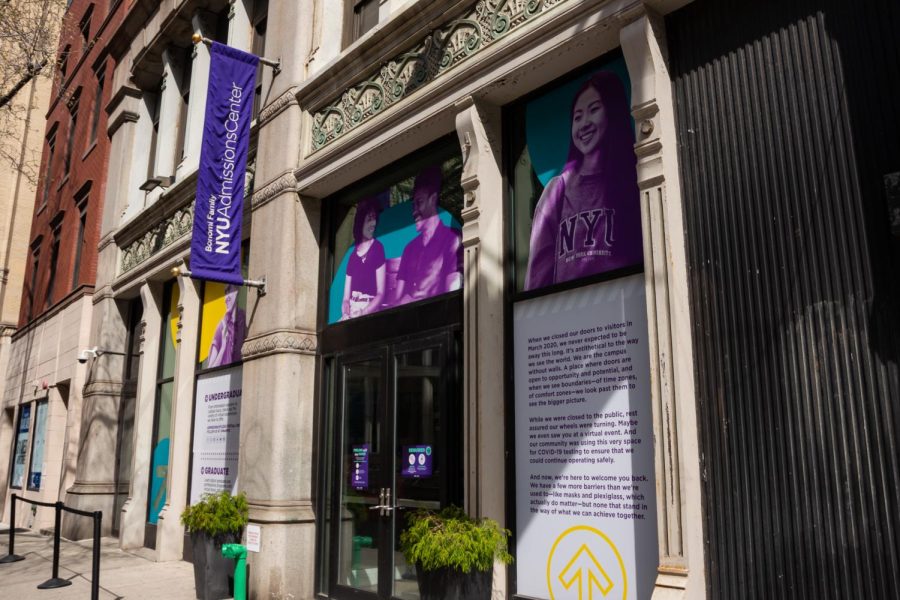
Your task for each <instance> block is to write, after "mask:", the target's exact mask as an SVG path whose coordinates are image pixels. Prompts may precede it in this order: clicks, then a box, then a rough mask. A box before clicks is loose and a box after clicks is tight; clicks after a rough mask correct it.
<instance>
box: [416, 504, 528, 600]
mask: <svg viewBox="0 0 900 600" xmlns="http://www.w3.org/2000/svg"><path fill="white" fill-rule="evenodd" d="M508 537H509V530H507V529H503V528H502V527H500V525H498V524H497V522H496V521H493V520H491V519H473V518H471V517H469V516H468V515H466V513H465V512H463V510H462V509H461V508H458V507H455V506H450V507H448V508H445V509H443V510H442V511H440V512H438V513H434V512H430V511H417V512H415V513H412V514H411V515H409V527H408V528H407V529H406V531H404V532H403V533H402V534H400V550H401V551H402V552H403V556H404V557H405V558H406V562H408V563H410V564H412V565H415V566H416V575H417V578H418V581H419V594H420V596H421V597H422V600H431V599H438V598H440V599H445V600H451V599H455V598H460V599H467V600H468V599H475V598H490V593H491V573H492V571H493V568H494V561H495V560H498V561H500V562H502V563H504V564H509V563H511V562H512V560H513V557H512V555H511V554H510V553H509V551H508V550H507V539H508Z"/></svg>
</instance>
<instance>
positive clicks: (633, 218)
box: [509, 55, 643, 292]
mask: <svg viewBox="0 0 900 600" xmlns="http://www.w3.org/2000/svg"><path fill="white" fill-rule="evenodd" d="M630 91H631V83H630V80H629V78H628V70H627V68H626V66H625V61H624V59H623V58H622V57H621V55H614V56H613V57H612V58H610V59H608V60H606V61H604V62H603V63H601V64H599V65H597V66H595V67H594V68H593V69H590V70H588V71H586V72H584V73H582V74H581V75H578V76H575V77H573V78H571V79H569V80H568V81H565V82H563V83H562V84H559V85H554V86H553V87H552V88H550V89H548V90H546V91H543V92H539V93H538V94H535V95H534V96H533V97H531V98H529V99H527V100H526V101H524V102H519V103H517V104H516V105H514V106H512V107H510V109H509V112H510V114H511V117H512V118H511V119H510V120H509V122H510V150H511V151H510V160H511V163H512V164H511V165H510V173H511V177H510V183H511V187H512V200H513V223H512V227H513V242H514V248H515V284H516V288H515V289H516V291H517V292H523V291H524V292H528V291H534V290H539V289H544V288H547V287H550V286H555V285H557V284H563V283H567V282H572V281H576V280H587V279H588V278H591V277H592V276H599V275H601V274H605V273H612V272H621V271H622V270H623V269H629V268H635V267H640V266H641V264H642V263H643V243H642V238H641V210H640V198H639V193H638V187H637V158H636V157H635V153H634V120H633V119H632V116H631V110H630V106H631V100H630Z"/></svg>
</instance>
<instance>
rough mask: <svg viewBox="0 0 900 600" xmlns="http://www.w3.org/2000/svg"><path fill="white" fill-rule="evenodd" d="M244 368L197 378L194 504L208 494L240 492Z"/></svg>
mask: <svg viewBox="0 0 900 600" xmlns="http://www.w3.org/2000/svg"><path fill="white" fill-rule="evenodd" d="M242 369H243V367H242V366H240V365H238V366H236V367H232V368H230V369H224V370H221V371H214V372H212V373H207V374H205V375H201V376H200V377H198V378H197V396H196V409H195V413H194V460H193V468H192V473H191V504H195V503H197V502H198V501H199V500H200V499H201V498H202V497H203V496H204V495H205V494H215V493H218V492H221V491H222V490H227V491H229V492H231V493H232V494H235V493H237V480H238V453H239V445H240V437H241V434H240V429H241V394H242V390H241V379H242Z"/></svg>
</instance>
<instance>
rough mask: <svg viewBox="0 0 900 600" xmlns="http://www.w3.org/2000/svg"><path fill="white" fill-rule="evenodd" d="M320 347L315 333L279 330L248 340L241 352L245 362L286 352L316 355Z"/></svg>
mask: <svg viewBox="0 0 900 600" xmlns="http://www.w3.org/2000/svg"><path fill="white" fill-rule="evenodd" d="M318 345H319V341H318V336H317V335H316V334H315V332H312V331H301V330H298V329H278V330H275V331H271V332H269V333H265V334H263V335H260V336H257V337H252V338H250V339H248V340H247V341H245V342H244V345H243V346H242V348H241V352H242V355H243V358H244V360H245V361H246V360H250V359H254V358H260V357H262V356H267V355H269V354H278V353H285V352H287V353H293V354H311V355H315V353H316V349H317V348H318Z"/></svg>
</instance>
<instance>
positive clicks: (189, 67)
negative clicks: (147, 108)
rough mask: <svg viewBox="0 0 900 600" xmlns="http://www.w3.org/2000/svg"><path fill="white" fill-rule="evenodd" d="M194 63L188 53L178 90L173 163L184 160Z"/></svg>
mask: <svg viewBox="0 0 900 600" xmlns="http://www.w3.org/2000/svg"><path fill="white" fill-rule="evenodd" d="M193 66H194V61H193V60H192V59H191V54H190V52H188V54H187V58H186V60H185V61H184V64H183V67H182V70H181V84H180V85H179V86H178V90H179V91H180V92H181V107H180V110H179V113H178V132H177V134H176V135H177V137H176V138H175V139H176V142H175V162H176V163H177V162H181V161H182V160H184V152H185V145H184V143H185V140H186V139H187V128H188V122H187V117H188V106H189V105H190V102H191V74H192V72H193Z"/></svg>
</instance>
